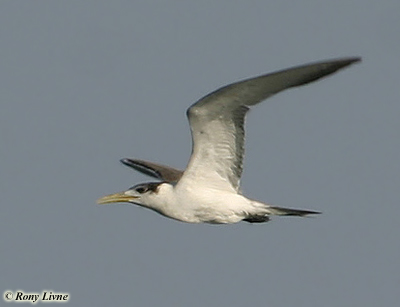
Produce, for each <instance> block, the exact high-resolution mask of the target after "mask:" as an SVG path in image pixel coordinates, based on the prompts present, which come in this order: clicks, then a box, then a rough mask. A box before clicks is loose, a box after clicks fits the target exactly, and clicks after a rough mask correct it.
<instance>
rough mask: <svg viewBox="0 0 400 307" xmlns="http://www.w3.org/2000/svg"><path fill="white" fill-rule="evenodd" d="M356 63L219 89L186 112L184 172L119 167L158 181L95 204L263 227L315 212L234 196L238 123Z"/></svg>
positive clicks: (240, 138) (316, 66)
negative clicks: (274, 219)
mask: <svg viewBox="0 0 400 307" xmlns="http://www.w3.org/2000/svg"><path fill="white" fill-rule="evenodd" d="M359 61H361V58H358V57H350V58H342V59H333V60H327V61H323V62H317V63H311V64H307V65H302V66H297V67H294V68H289V69H285V70H281V71H278V72H274V73H270V74H265V75H262V76H258V77H255V78H251V79H247V80H244V81H240V82H237V83H233V84H230V85H227V86H224V87H222V88H220V89H218V90H216V91H214V92H212V93H210V94H208V95H206V96H205V97H203V98H201V99H200V100H198V101H197V102H196V103H194V104H193V105H192V106H191V107H190V108H189V109H188V110H187V117H188V119H189V123H190V129H191V133H192V155H191V157H190V160H189V163H188V166H187V168H186V170H185V171H181V170H178V169H175V168H172V167H169V166H165V165H161V164H157V163H153V162H148V161H144V160H136V159H122V160H121V162H122V163H123V164H125V165H127V166H130V167H132V168H134V169H135V170H138V171H140V172H142V173H144V174H146V175H149V176H152V177H155V178H157V179H159V180H160V182H150V183H141V184H137V185H135V186H133V187H132V188H130V189H128V190H126V191H124V192H120V193H116V194H111V195H107V196H104V197H102V198H100V199H99V200H98V203H99V204H108V203H115V202H128V203H131V204H136V205H139V206H142V207H146V208H149V209H152V210H154V211H156V212H158V213H160V214H162V215H164V216H166V217H169V218H172V219H175V220H178V221H183V222H187V223H211V224H231V223H237V222H240V221H246V222H250V223H262V222H267V221H268V220H269V219H270V216H272V215H281V216H306V215H309V214H317V213H319V212H316V211H309V210H299V209H288V208H282V207H276V206H272V205H270V204H267V203H262V202H259V201H256V200H253V199H250V198H247V197H245V196H244V195H243V194H242V193H241V191H240V177H241V175H242V170H243V155H244V120H245V115H246V113H247V111H248V110H249V108H250V106H253V105H255V104H258V103H260V102H262V101H263V100H265V99H267V98H269V97H271V96H272V95H274V94H277V93H278V92H280V91H283V90H285V89H288V88H291V87H296V86H300V85H305V84H308V83H311V82H313V81H316V80H318V79H320V78H322V77H325V76H328V75H330V74H332V73H334V72H336V71H337V70H339V69H342V68H344V67H346V66H348V65H350V64H353V63H356V62H359Z"/></svg>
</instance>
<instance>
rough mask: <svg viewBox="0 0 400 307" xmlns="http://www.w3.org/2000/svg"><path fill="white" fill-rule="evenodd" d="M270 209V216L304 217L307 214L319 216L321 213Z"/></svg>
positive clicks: (278, 208)
mask: <svg viewBox="0 0 400 307" xmlns="http://www.w3.org/2000/svg"><path fill="white" fill-rule="evenodd" d="M270 209H271V211H272V214H275V215H286V216H306V215H309V214H321V212H317V211H309V210H298V209H288V208H281V207H270Z"/></svg>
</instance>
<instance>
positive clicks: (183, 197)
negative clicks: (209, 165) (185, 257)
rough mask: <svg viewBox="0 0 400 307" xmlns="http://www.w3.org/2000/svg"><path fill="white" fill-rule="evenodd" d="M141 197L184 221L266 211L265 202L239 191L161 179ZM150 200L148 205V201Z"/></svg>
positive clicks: (235, 218) (225, 220)
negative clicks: (154, 187)
mask: <svg viewBox="0 0 400 307" xmlns="http://www.w3.org/2000/svg"><path fill="white" fill-rule="evenodd" d="M145 197H146V198H147V199H146V200H145V199H142V201H143V202H146V207H149V208H150V209H153V210H155V211H157V212H159V213H161V214H163V215H165V216H167V217H170V218H173V219H176V220H179V221H183V222H187V223H212V224H231V223H237V222H240V221H242V220H243V219H245V218H247V217H249V216H251V215H270V214H271V211H270V210H269V206H268V205H266V204H263V203H260V202H257V201H253V200H250V199H248V198H246V197H244V196H243V195H240V194H237V193H234V192H231V191H222V190H216V189H210V187H204V188H202V187H201V186H183V187H182V186H179V185H178V186H175V187H173V186H172V185H170V184H167V183H164V184H162V185H160V187H159V189H158V191H157V193H154V194H149V195H146V196H145ZM148 204H151V205H148Z"/></svg>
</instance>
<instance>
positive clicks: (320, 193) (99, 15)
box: [0, 0, 400, 307]
mask: <svg viewBox="0 0 400 307" xmlns="http://www.w3.org/2000/svg"><path fill="white" fill-rule="evenodd" d="M399 11H400V2H399V1H398V0H382V1H371V0H354V1H311V0H307V1H301V2H298V3H297V2H294V1H286V0H285V1H251V0H250V1H242V2H241V3H240V4H233V3H232V1H228V0H224V1H196V2H194V1H191V2H190V3H189V2H183V1H99V0H98V1H2V2H1V5H0V88H1V90H0V103H1V112H0V142H1V146H0V165H1V176H0V195H1V204H2V205H1V214H0V219H1V220H0V232H1V234H2V235H1V241H0V243H1V249H0V259H1V261H0V263H1V270H0V272H1V278H0V290H1V294H2V293H3V292H4V291H6V290H12V291H15V290H18V289H22V290H24V291H26V292H39V293H40V292H41V291H42V290H45V289H50V290H53V291H55V292H69V293H70V296H71V298H70V302H69V304H68V305H69V306H265V305H268V306H269V307H275V306H276V307H278V306H296V307H302V306H307V307H309V306H328V307H330V306H332V307H333V306H363V307H368V306H395V305H396V303H398V290H399V284H400V261H399V259H400V245H399V229H400V228H399V224H400V223H399V215H400V206H399V199H400V193H399V187H400V162H399V157H400V137H399V131H400V121H399V115H400V101H399V97H400V86H399V85H400V83H399V71H400V61H399V54H400V41H399V39H398V38H399V37H398V32H399V31H398V30H399V29H400V18H399ZM341 56H362V57H363V62H362V63H361V64H359V65H355V66H352V67H351V68H349V69H346V70H345V71H341V72H339V73H338V74H335V75H334V76H332V77H329V78H327V79H325V80H323V81H321V82H318V83H314V84H312V85H310V86H307V87H303V88H301V89H294V90H291V91H288V92H285V93H282V94H280V95H278V96H276V97H274V98H272V99H270V100H268V102H266V103H264V104H262V105H259V106H258V107H256V108H254V109H253V110H252V112H250V114H249V116H248V118H247V147H246V149H247V152H246V159H245V171H244V176H243V180H242V185H243V190H244V191H245V192H246V195H248V196H249V197H252V198H256V199H259V200H261V201H265V202H269V203H272V204H275V205H279V206H286V207H293V208H307V209H311V210H318V211H322V212H323V215H321V216H318V217H317V218H308V219H300V218H275V219H273V220H272V221H271V222H270V223H267V224H264V225H248V224H236V225H231V226H212V225H190V224H184V223H179V222H176V221H173V220H169V219H166V218H164V217H161V216H159V215H157V214H155V213H154V212H151V211H149V210H145V209H140V208H136V207H133V206H129V205H110V206H98V205H96V204H95V201H96V199H97V198H98V197H100V196H103V195H105V194H108V193H112V192H116V191H118V190H123V189H126V188H128V187H129V186H131V185H133V184H135V183H139V182H144V181H150V180H151V179H149V178H146V177H145V176H143V175H140V174H138V173H136V172H134V171H132V170H130V169H128V168H127V167H124V166H122V165H120V164H119V162H118V160H119V159H120V158H124V157H136V158H143V159H148V160H152V161H158V162H161V163H165V164H170V165H171V166H175V167H180V168H184V167H185V165H186V162H187V160H188V158H189V154H190V149H191V148H190V146H191V144H190V133H189V129H188V124H187V120H186V117H185V111H186V108H187V107H188V106H189V105H190V104H192V103H193V102H194V101H196V100H197V99H199V98H200V97H202V96H203V95H205V94H207V93H208V92H210V91H212V90H214V89H216V88H218V87H220V86H222V85H225V84H228V83H230V82H234V81H238V80H240V79H243V78H247V77H252V76H256V75H258V74H261V73H266V72H270V71H273V70H276V69H283V68H286V67H290V66H293V65H299V64H304V63H307V62H312V61H317V60H323V59H328V58H332V57H341ZM3 304H4V305H5V306H6V305H7V304H6V303H4V302H2V304H1V305H3ZM7 306H8V305H7Z"/></svg>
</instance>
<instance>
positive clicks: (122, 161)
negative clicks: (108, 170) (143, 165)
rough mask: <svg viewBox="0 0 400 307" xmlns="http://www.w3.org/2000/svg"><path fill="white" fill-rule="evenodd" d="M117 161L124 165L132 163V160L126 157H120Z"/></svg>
mask: <svg viewBox="0 0 400 307" xmlns="http://www.w3.org/2000/svg"><path fill="white" fill-rule="evenodd" d="M119 162H121V163H122V164H124V165H126V166H132V164H133V161H132V160H131V159H128V158H123V159H120V160H119Z"/></svg>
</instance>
